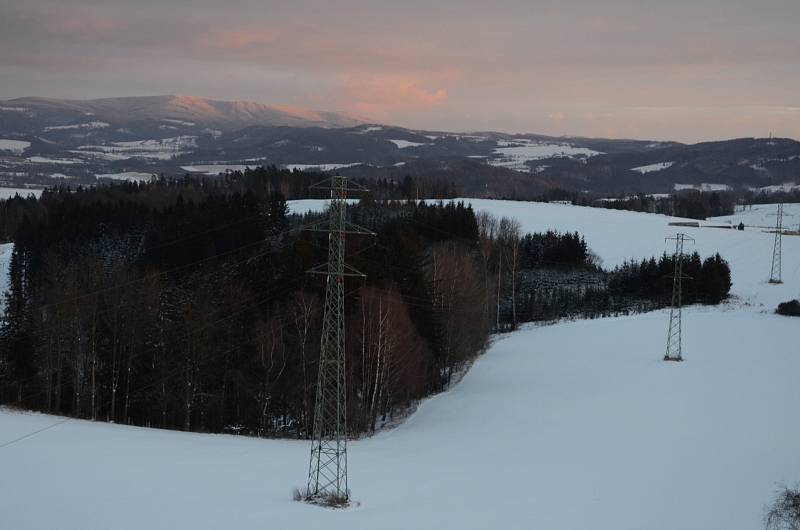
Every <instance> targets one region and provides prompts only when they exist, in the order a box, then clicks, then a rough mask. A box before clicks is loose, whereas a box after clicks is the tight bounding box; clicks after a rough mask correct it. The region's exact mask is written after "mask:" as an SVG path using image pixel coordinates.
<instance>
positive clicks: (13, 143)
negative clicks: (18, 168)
mask: <svg viewBox="0 0 800 530" xmlns="http://www.w3.org/2000/svg"><path fill="white" fill-rule="evenodd" d="M30 146H31V143H30V142H26V141H25V140H8V139H3V138H0V151H11V152H12V153H14V154H18V155H21V154H22V152H23V151H25V149H27V148H29V147H30Z"/></svg>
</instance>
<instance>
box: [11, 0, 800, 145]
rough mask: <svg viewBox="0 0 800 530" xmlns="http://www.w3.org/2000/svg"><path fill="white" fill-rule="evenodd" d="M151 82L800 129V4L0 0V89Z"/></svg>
mask: <svg viewBox="0 0 800 530" xmlns="http://www.w3.org/2000/svg"><path fill="white" fill-rule="evenodd" d="M148 94H151V95H155V94H189V95H197V96H206V97H212V98H217V99H243V100H251V101H258V102H262V103H269V104H282V105H297V106H302V107H311V108H315V109H321V110H341V111H347V112H351V113H356V114H358V115H361V116H365V117H367V118H369V119H371V120H374V121H376V122H383V123H391V124H396V125H403V126H408V127H415V128H425V129H440V130H458V131H466V130H499V131H508V132H541V133H546V134H555V135H562V134H569V135H585V136H605V137H633V138H652V139H676V140H682V141H697V140H705V139H716V138H731V137H738V136H767V135H768V134H769V133H770V132H773V133H774V134H775V135H776V136H788V137H793V138H800V0H760V1H756V0H553V1H539V0H520V1H501V0H494V1H491V2H490V1H486V0H482V1H474V2H473V1H462V2H454V1H450V0H439V1H431V2H421V1H417V0H403V1H398V0H372V1H362V2H355V1H337V2H332V1H327V2H326V1H321V0H308V1H304V0H293V1H285V2H274V1H271V0H259V1H256V0H216V1H213V2H212V1H210V0H135V1H134V0H102V1H101V0H53V1H50V0H0V99H8V98H13V97H19V96H50V97H68V98H89V97H110V96H125V95H148Z"/></svg>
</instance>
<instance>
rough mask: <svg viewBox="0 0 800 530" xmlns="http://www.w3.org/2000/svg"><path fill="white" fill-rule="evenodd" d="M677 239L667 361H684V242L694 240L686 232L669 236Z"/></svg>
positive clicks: (665, 357)
mask: <svg viewBox="0 0 800 530" xmlns="http://www.w3.org/2000/svg"><path fill="white" fill-rule="evenodd" d="M669 239H674V240H675V254H674V255H673V259H674V260H675V271H674V273H673V275H672V278H673V279H672V307H670V310H669V332H668V333H667V351H666V353H665V354H664V360H665V361H682V360H683V354H682V351H681V302H682V301H681V287H682V280H683V279H684V278H688V276H684V275H683V242H684V240H685V239H688V240H690V241H694V239H692V238H691V237H688V236H686V235H684V234H680V233H679V234H676V235H675V237H669V238H667V240H669Z"/></svg>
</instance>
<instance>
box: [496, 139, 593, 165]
mask: <svg viewBox="0 0 800 530" xmlns="http://www.w3.org/2000/svg"><path fill="white" fill-rule="evenodd" d="M600 154H602V153H601V152H600V151H593V150H591V149H587V148H585V147H575V146H573V145H571V144H567V143H563V144H556V143H548V142H537V141H535V140H528V139H521V140H513V141H506V140H500V141H498V142H497V147H496V148H495V149H494V155H495V156H494V158H491V159H489V160H488V161H487V162H488V163H489V165H492V166H497V167H505V168H508V169H513V170H515V171H524V172H527V173H530V172H531V167H530V166H529V165H528V164H527V162H530V161H532V160H542V159H545V158H587V157H592V156H595V155H600Z"/></svg>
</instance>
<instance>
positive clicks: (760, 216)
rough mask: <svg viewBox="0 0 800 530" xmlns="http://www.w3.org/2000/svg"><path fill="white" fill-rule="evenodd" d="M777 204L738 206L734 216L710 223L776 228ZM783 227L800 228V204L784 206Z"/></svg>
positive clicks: (727, 216) (719, 218) (718, 218)
mask: <svg viewBox="0 0 800 530" xmlns="http://www.w3.org/2000/svg"><path fill="white" fill-rule="evenodd" d="M777 213H778V205H777V204H753V205H752V206H747V207H741V206H737V208H736V212H735V213H734V214H733V215H726V216H724V217H712V218H711V219H709V220H710V221H715V222H719V223H729V224H732V225H738V224H739V223H740V222H741V223H744V224H745V225H746V226H749V227H761V228H769V229H770V230H772V229H774V228H775V221H776V216H775V215H776V214H777ZM783 226H784V228H786V229H787V230H789V229H791V230H797V229H798V226H800V203H794V204H784V205H783Z"/></svg>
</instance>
